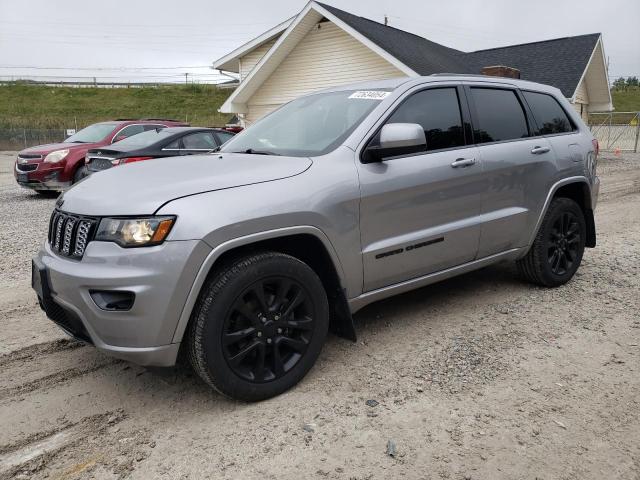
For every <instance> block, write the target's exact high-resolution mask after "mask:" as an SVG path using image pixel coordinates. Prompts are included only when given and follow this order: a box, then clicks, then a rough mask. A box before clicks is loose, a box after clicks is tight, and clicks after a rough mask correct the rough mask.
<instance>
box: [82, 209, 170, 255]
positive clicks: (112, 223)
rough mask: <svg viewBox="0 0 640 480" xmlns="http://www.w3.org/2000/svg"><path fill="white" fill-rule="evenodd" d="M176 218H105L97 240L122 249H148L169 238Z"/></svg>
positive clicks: (97, 233)
mask: <svg viewBox="0 0 640 480" xmlns="http://www.w3.org/2000/svg"><path fill="white" fill-rule="evenodd" d="M175 220H176V217H167V216H165V217H144V218H103V219H102V220H101V221H100V225H98V231H97V232H96V236H95V240H97V241H102V242H115V243H117V244H118V245H120V246H121V247H148V246H151V245H158V244H160V243H162V242H164V239H165V238H167V235H169V232H170V231H171V227H172V226H173V223H174V222H175Z"/></svg>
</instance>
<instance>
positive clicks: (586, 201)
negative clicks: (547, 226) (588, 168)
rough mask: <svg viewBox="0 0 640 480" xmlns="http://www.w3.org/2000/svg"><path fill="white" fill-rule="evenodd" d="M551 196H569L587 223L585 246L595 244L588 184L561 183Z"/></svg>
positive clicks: (591, 246)
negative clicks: (578, 207)
mask: <svg viewBox="0 0 640 480" xmlns="http://www.w3.org/2000/svg"><path fill="white" fill-rule="evenodd" d="M553 198H569V199H571V200H573V201H574V202H576V203H577V204H578V205H579V206H580V209H581V210H582V213H583V214H584V219H585V222H586V223H587V238H586V244H585V246H586V247H590V248H593V247H595V246H596V224H595V219H594V216H593V210H592V209H591V191H590V189H589V186H588V185H587V184H586V183H584V182H574V183H569V184H567V185H563V186H561V187H560V188H558V189H557V190H556V191H555V193H554V194H553Z"/></svg>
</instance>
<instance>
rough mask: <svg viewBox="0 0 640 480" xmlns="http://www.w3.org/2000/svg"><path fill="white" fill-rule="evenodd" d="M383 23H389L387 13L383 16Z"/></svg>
mask: <svg viewBox="0 0 640 480" xmlns="http://www.w3.org/2000/svg"><path fill="white" fill-rule="evenodd" d="M384 24H385V25H389V17H388V16H387V15H385V16H384Z"/></svg>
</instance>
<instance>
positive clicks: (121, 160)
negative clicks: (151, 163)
mask: <svg viewBox="0 0 640 480" xmlns="http://www.w3.org/2000/svg"><path fill="white" fill-rule="evenodd" d="M152 158H153V157H128V158H118V159H115V160H111V163H112V164H113V165H122V164H125V163H134V162H142V161H143V160H151V159H152Z"/></svg>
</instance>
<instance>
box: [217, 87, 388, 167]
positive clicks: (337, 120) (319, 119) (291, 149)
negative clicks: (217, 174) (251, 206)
mask: <svg viewBox="0 0 640 480" xmlns="http://www.w3.org/2000/svg"><path fill="white" fill-rule="evenodd" d="M388 94H389V92H388V91H386V90H375V91H355V90H345V91H340V92H330V93H320V94H316V95H310V96H308V97H303V98H299V99H297V100H293V101H292V102H289V103H287V104H286V105H284V106H283V107H281V108H279V109H278V110H276V111H275V112H273V113H271V114H270V115H268V116H267V117H265V118H263V119H262V120H260V121H259V122H257V123H256V124H255V125H252V126H251V127H250V128H248V129H247V130H245V131H243V132H242V133H240V134H238V135H236V136H235V137H233V138H232V139H231V140H229V141H228V142H227V143H225V144H224V146H223V147H222V148H221V151H222V152H243V153H254V154H272V155H288V156H293V157H313V156H318V155H324V154H326V153H329V152H330V151H332V150H334V149H335V148H337V147H338V146H339V145H340V144H341V143H342V142H343V141H344V140H345V139H346V138H347V136H349V134H350V133H351V132H353V130H354V129H355V128H356V127H357V126H358V125H359V124H360V122H362V120H364V118H365V117H366V116H367V115H368V114H369V113H370V112H371V111H372V110H373V109H374V108H375V107H376V105H378V104H379V103H380V101H381V100H382V99H383V98H385V97H386V96H387V95H388Z"/></svg>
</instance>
